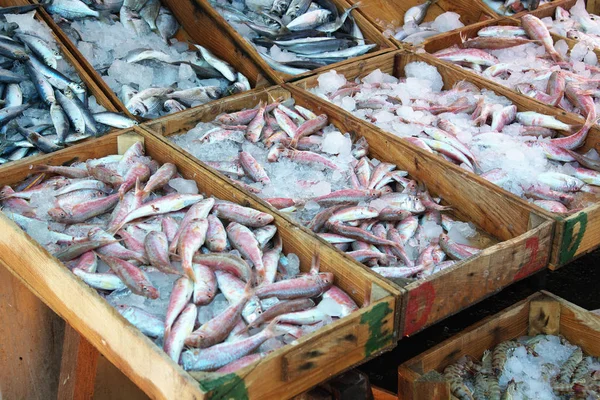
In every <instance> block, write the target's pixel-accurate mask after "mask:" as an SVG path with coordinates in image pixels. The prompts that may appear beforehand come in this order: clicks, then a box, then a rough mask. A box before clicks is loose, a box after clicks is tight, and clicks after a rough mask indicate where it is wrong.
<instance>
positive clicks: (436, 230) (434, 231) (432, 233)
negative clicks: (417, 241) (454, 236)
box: [421, 221, 444, 239]
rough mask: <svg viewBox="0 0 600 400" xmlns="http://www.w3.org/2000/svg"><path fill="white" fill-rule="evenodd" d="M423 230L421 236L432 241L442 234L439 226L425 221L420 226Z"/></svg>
mask: <svg viewBox="0 0 600 400" xmlns="http://www.w3.org/2000/svg"><path fill="white" fill-rule="evenodd" d="M421 228H422V229H423V234H424V235H425V237H426V238H429V239H433V238H437V237H439V236H440V235H441V234H442V233H444V229H443V228H442V226H441V225H438V224H437V223H436V222H434V221H426V222H425V223H423V225H421Z"/></svg>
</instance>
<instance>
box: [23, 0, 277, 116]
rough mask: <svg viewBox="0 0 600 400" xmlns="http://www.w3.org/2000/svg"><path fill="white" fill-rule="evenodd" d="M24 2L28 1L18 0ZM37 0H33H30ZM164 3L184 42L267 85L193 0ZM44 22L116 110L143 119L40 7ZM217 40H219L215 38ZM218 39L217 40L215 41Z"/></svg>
mask: <svg viewBox="0 0 600 400" xmlns="http://www.w3.org/2000/svg"><path fill="white" fill-rule="evenodd" d="M20 1H27V0H20ZM31 1H32V2H37V1H36V0H31ZM161 3H162V4H163V6H165V7H167V8H169V9H170V10H171V11H172V13H173V15H174V16H175V18H176V19H177V21H178V22H179V25H180V29H179V31H178V32H177V34H176V35H175V37H176V38H177V39H178V40H180V41H183V42H188V43H197V44H201V45H203V46H204V47H206V48H208V49H210V50H211V51H212V52H213V53H214V54H215V55H216V56H217V57H219V58H221V59H222V60H225V61H227V62H228V63H229V64H231V66H233V67H234V68H235V69H236V70H237V71H239V72H241V73H242V74H244V75H245V76H246V77H247V78H248V80H249V81H250V84H251V86H252V87H253V88H255V87H265V86H269V81H268V79H267V76H268V74H267V73H265V72H264V70H262V69H261V66H260V65H258V64H257V63H255V62H253V61H252V57H251V56H250V55H248V53H247V52H246V51H244V49H242V48H240V47H238V46H235V43H234V42H233V40H231V39H229V40H227V38H228V33H227V32H224V31H220V30H219V27H218V26H217V25H216V24H215V22H214V21H213V20H212V18H211V17H210V16H209V15H207V14H206V13H204V12H202V10H201V9H200V8H199V7H198V5H197V4H196V3H194V2H193V1H177V0H161ZM39 12H40V14H41V15H42V16H43V18H44V20H45V21H46V23H47V24H48V25H49V26H50V28H51V29H52V31H53V32H54V34H55V35H56V36H57V37H58V38H60V42H61V44H62V45H63V46H64V47H66V48H68V49H69V51H70V52H71V53H72V54H73V55H74V57H75V58H76V60H77V62H78V63H79V65H81V68H82V69H83V70H85V71H86V72H87V74H89V76H90V77H91V78H92V79H93V80H94V82H95V83H96V85H97V86H98V87H100V88H101V89H102V91H103V92H104V95H105V96H106V97H107V98H109V99H110V101H111V102H112V103H113V104H115V106H116V107H117V108H118V109H119V111H121V112H123V113H125V114H127V115H128V116H129V117H131V118H135V119H137V120H138V121H142V120H143V118H140V117H137V116H134V115H132V114H131V113H130V112H129V111H128V110H127V108H126V107H125V104H123V102H122V101H121V99H120V98H119V96H118V95H117V94H116V93H115V92H113V91H112V89H111V88H110V87H109V86H108V85H107V84H106V82H104V79H103V77H102V75H100V73H98V71H96V70H95V69H94V67H93V66H92V64H91V63H90V62H89V61H88V60H87V59H86V58H85V57H84V56H83V54H81V52H80V51H79V50H78V49H77V46H76V45H75V43H73V42H72V41H71V39H69V37H68V36H67V34H66V33H65V32H64V31H63V30H62V29H61V28H60V27H59V26H58V24H57V23H56V22H54V19H53V18H52V16H51V15H50V14H49V13H48V12H46V10H43V9H42V10H40V11H39ZM217 39H219V40H217ZM215 40H217V42H215Z"/></svg>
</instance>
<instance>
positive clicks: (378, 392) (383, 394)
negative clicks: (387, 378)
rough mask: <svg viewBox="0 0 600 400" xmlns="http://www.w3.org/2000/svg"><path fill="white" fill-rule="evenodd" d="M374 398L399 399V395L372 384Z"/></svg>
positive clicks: (381, 399)
mask: <svg viewBox="0 0 600 400" xmlns="http://www.w3.org/2000/svg"><path fill="white" fill-rule="evenodd" d="M371 389H372V390H373V400H398V396H397V395H396V394H394V393H392V392H390V391H388V390H385V389H382V388H379V387H377V386H373V385H371Z"/></svg>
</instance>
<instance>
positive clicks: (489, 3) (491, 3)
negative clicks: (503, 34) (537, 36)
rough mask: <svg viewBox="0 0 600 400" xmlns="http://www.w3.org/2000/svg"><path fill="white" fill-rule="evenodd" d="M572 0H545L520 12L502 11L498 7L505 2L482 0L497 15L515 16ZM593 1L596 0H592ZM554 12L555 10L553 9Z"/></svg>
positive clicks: (544, 10)
mask: <svg viewBox="0 0 600 400" xmlns="http://www.w3.org/2000/svg"><path fill="white" fill-rule="evenodd" d="M569 1H570V0H550V1H548V2H545V3H543V4H540V5H539V6H538V8H536V9H535V10H533V11H529V10H527V9H525V10H524V11H520V12H518V13H511V12H507V13H504V12H501V10H499V9H498V7H500V6H503V3H501V2H498V1H495V0H481V2H483V3H484V4H485V5H486V6H487V7H489V8H490V9H491V10H492V12H493V13H494V14H495V15H497V16H501V17H513V18H520V17H522V16H523V15H525V14H534V15H535V13H538V12H539V13H544V12H547V11H548V10H554V9H555V8H556V7H557V6H562V7H564V6H563V4H565V3H568V2H569ZM591 1H592V2H593V1H594V0H591ZM589 3H590V0H588V4H589ZM588 9H589V5H588ZM552 12H554V11H552Z"/></svg>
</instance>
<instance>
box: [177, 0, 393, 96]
mask: <svg viewBox="0 0 600 400" xmlns="http://www.w3.org/2000/svg"><path fill="white" fill-rule="evenodd" d="M188 1H189V2H191V3H192V4H194V7H196V8H198V7H199V8H200V9H201V10H199V11H198V12H200V13H205V14H206V16H207V17H208V18H210V19H211V20H213V21H214V22H215V23H216V25H217V26H216V27H214V28H213V27H212V26H211V27H210V29H207V32H206V33H207V37H210V38H211V40H214V43H211V44H210V46H208V47H209V48H210V49H211V50H212V47H211V46H213V47H215V51H216V48H219V47H231V48H240V49H242V51H244V52H245V53H246V54H249V55H250V57H251V58H252V60H253V61H254V62H255V63H256V65H258V66H260V68H261V69H262V70H263V71H266V73H267V76H268V77H269V79H270V80H271V81H273V82H275V83H278V84H279V83H283V82H291V81H296V80H298V79H302V78H305V77H307V76H311V75H314V74H318V73H321V72H324V71H327V70H330V69H332V68H336V67H338V66H341V65H346V64H350V63H353V62H356V61H360V60H367V59H369V58H371V57H373V56H376V55H379V54H383V53H386V52H389V51H393V50H395V49H396V47H395V46H394V44H393V43H392V42H391V41H390V40H389V39H386V38H384V37H383V35H382V34H381V32H379V31H378V30H377V28H376V27H375V26H373V25H372V24H371V23H370V22H369V21H368V20H367V19H366V18H365V17H364V16H363V15H362V14H360V13H357V12H352V16H353V17H354V20H355V21H356V23H357V24H358V26H359V27H360V29H361V31H362V33H363V35H364V37H365V39H366V40H367V43H375V44H377V47H376V48H375V49H374V50H373V51H371V52H369V53H367V54H364V55H362V56H359V57H354V58H351V59H349V60H346V61H341V62H339V63H335V64H331V65H327V66H324V67H321V68H317V69H315V70H312V71H309V72H306V73H304V74H299V75H288V74H284V73H282V72H278V71H275V70H274V69H273V68H271V67H270V66H269V65H268V64H267V62H266V61H265V60H264V59H263V58H262V57H261V56H260V54H259V53H258V51H257V50H256V49H255V48H254V46H253V45H252V44H251V43H249V42H248V41H247V40H246V39H244V37H243V36H242V35H240V34H239V33H238V32H237V31H236V30H235V29H233V27H232V26H231V25H229V23H228V22H227V21H226V20H225V19H224V18H223V17H222V16H221V14H219V13H218V12H217V10H215V9H214V8H213V7H212V6H211V5H210V3H209V2H208V0H186V1H181V3H188ZM332 1H333V3H334V4H335V5H336V7H337V8H338V10H344V9H347V8H348V7H350V5H349V4H348V2H347V1H346V0H332ZM184 5H185V4H184ZM224 33H225V34H224Z"/></svg>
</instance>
